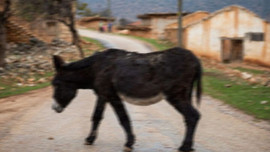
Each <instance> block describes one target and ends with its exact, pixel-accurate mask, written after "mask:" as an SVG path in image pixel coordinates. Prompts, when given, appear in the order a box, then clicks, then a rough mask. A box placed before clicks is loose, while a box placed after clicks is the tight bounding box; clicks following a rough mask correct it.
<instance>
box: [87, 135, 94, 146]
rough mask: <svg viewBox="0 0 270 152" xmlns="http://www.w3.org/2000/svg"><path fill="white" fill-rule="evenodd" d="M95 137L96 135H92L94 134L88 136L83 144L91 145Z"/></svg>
mask: <svg viewBox="0 0 270 152" xmlns="http://www.w3.org/2000/svg"><path fill="white" fill-rule="evenodd" d="M95 139H96V137H94V136H91V137H88V138H86V139H85V142H84V144H85V145H93V144H94V141H95Z"/></svg>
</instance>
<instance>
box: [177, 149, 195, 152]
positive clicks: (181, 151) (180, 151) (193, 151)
mask: <svg viewBox="0 0 270 152" xmlns="http://www.w3.org/2000/svg"><path fill="white" fill-rule="evenodd" d="M178 152H195V150H194V149H192V150H188V151H183V150H178Z"/></svg>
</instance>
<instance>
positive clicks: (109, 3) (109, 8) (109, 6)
mask: <svg viewBox="0 0 270 152" xmlns="http://www.w3.org/2000/svg"><path fill="white" fill-rule="evenodd" d="M107 4H108V6H107V7H108V8H107V9H108V17H112V10H111V0H107Z"/></svg>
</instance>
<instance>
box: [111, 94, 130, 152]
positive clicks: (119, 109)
mask: <svg viewBox="0 0 270 152" xmlns="http://www.w3.org/2000/svg"><path fill="white" fill-rule="evenodd" d="M110 103H111V105H112V107H113V109H114V112H115V113H116V114H117V116H118V120H119V121H120V124H121V125H122V127H123V128H124V130H125V132H126V135H127V142H126V144H125V147H124V152H130V151H132V146H133V144H134V142H135V136H134V134H133V132H132V127H131V122H130V120H129V117H128V114H127V112H126V109H125V107H124V105H123V103H122V101H121V100H120V99H119V100H114V101H111V102H110Z"/></svg>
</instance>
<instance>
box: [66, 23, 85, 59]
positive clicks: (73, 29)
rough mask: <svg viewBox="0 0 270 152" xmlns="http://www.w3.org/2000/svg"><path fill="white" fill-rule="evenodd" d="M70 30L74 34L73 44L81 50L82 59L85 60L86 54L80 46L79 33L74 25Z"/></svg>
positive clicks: (71, 25)
mask: <svg viewBox="0 0 270 152" xmlns="http://www.w3.org/2000/svg"><path fill="white" fill-rule="evenodd" d="M69 29H70V31H71V33H72V44H73V45H76V47H77V48H78V50H79V53H80V56H81V58H84V52H83V50H82V47H81V45H80V37H79V35H78V32H77V30H76V28H75V27H74V24H70V25H69Z"/></svg>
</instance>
